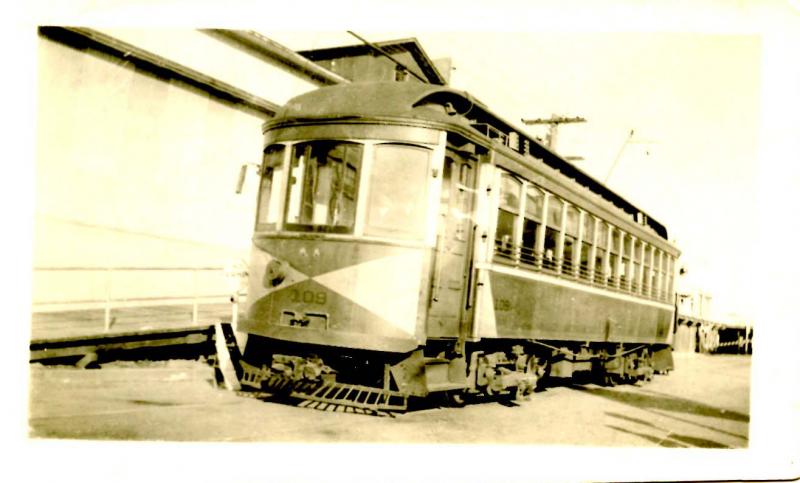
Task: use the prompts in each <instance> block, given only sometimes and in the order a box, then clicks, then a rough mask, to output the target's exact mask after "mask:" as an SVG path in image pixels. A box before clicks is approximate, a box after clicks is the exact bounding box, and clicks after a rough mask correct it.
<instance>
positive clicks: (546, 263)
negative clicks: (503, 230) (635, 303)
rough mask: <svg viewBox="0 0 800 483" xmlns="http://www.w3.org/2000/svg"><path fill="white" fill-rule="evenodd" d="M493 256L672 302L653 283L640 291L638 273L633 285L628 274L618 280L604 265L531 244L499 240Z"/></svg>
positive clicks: (504, 261)
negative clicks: (559, 255)
mask: <svg viewBox="0 0 800 483" xmlns="http://www.w3.org/2000/svg"><path fill="white" fill-rule="evenodd" d="M492 255H493V261H494V262H495V263H499V264H502V265H509V266H513V267H515V268H522V269H525V270H532V271H537V272H543V273H547V274H549V275H553V276H556V277H559V278H563V279H570V280H574V281H577V282H580V283H583V284H586V285H590V286H595V287H601V288H603V289H605V290H609V291H612V292H619V293H629V294H631V295H635V296H637V297H642V298H647V299H651V300H659V301H668V300H667V299H666V297H667V293H666V292H665V291H664V290H663V289H662V290H655V288H654V287H652V286H651V285H650V284H645V283H643V284H642V285H643V287H642V289H641V290H640V289H639V283H638V282H637V281H636V278H635V277H636V275H634V280H632V281H631V282H630V284H629V283H628V279H627V277H625V276H624V275H622V276H620V277H619V279H618V280H617V279H615V278H614V277H611V276H606V274H605V273H604V272H603V270H602V267H599V268H598V267H596V268H595V270H589V267H588V265H586V266H585V265H584V264H580V265H579V266H577V267H576V266H575V265H574V264H573V263H572V260H568V259H560V260H559V259H557V258H556V257H555V256H552V257H547V256H545V254H544V253H541V252H537V251H535V250H534V249H532V248H530V247H524V246H519V245H511V244H509V243H504V242H503V241H502V240H497V239H496V240H495V243H494V251H493V254H492Z"/></svg>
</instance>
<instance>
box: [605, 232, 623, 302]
mask: <svg viewBox="0 0 800 483" xmlns="http://www.w3.org/2000/svg"><path fill="white" fill-rule="evenodd" d="M609 229H610V230H612V231H611V247H609V255H608V266H607V267H606V269H607V273H608V277H607V278H613V279H614V286H617V287H618V286H619V285H618V282H619V280H620V278H621V273H620V272H621V271H622V270H620V257H619V244H620V237H621V235H622V232H621V231H620V229H619V228H617V227H616V226H614V227H610V228H609Z"/></svg>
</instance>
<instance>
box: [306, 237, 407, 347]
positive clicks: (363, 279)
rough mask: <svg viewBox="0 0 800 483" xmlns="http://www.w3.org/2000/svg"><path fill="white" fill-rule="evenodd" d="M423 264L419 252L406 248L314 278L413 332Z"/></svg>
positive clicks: (405, 329) (403, 329)
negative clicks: (406, 249)
mask: <svg viewBox="0 0 800 483" xmlns="http://www.w3.org/2000/svg"><path fill="white" fill-rule="evenodd" d="M422 265H423V256H422V251H421V250H408V251H405V252H403V253H400V254H398V255H393V256H388V257H383V258H379V259H377V260H370V261H367V262H364V263H360V264H358V265H352V266H349V267H345V268H342V269H340V270H336V271H333V272H329V273H326V274H323V275H318V276H316V277H314V278H313V280H314V281H316V282H318V283H319V284H321V285H323V286H325V287H327V288H328V289H330V290H333V291H334V292H337V293H339V294H341V295H343V296H345V297H347V298H349V299H350V300H352V301H354V302H355V303H357V304H358V305H361V306H362V307H364V308H366V309H367V310H369V311H371V312H373V313H375V314H376V315H378V316H380V317H381V318H383V319H385V320H386V321H387V322H389V323H391V324H392V325H393V326H395V327H396V328H398V329H400V330H402V331H403V332H404V333H406V334H410V335H413V334H414V332H415V329H416V322H417V307H418V304H419V290H420V277H421V274H422Z"/></svg>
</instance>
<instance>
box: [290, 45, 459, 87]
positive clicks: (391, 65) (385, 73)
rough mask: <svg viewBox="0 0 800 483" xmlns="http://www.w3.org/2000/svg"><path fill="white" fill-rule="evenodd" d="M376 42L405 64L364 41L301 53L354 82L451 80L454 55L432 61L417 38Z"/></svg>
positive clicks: (431, 82)
mask: <svg viewBox="0 0 800 483" xmlns="http://www.w3.org/2000/svg"><path fill="white" fill-rule="evenodd" d="M373 45H375V46H376V47H378V48H379V49H380V50H381V51H383V52H385V53H387V54H389V55H390V56H391V57H392V58H393V59H395V60H396V61H397V62H399V64H402V66H401V65H398V63H396V62H393V61H392V60H391V59H389V58H388V57H387V56H386V55H383V54H381V53H380V51H378V50H376V49H374V48H372V47H371V46H369V45H366V44H363V43H362V44H358V45H348V46H344V47H332V48H327V49H315V50H301V51H298V54H300V55H302V56H303V57H305V58H307V59H309V60H312V61H314V62H315V63H316V64H318V65H320V66H321V67H324V68H325V69H328V70H330V71H331V72H335V73H336V74H338V75H340V76H342V77H344V78H346V79H348V80H350V81H352V82H370V81H399V82H423V80H421V79H424V81H425V82H428V83H430V84H437V85H446V84H447V82H448V80H449V74H450V68H451V66H450V59H441V60H438V61H432V60H431V59H430V57H428V55H427V54H426V53H425V51H424V50H423V49H422V45H420V43H419V41H417V39H413V38H412V39H403V40H392V41H388V42H376V43H374V44H373ZM412 73H413V74H416V76H419V78H418V77H416V76H415V75H413V74H412Z"/></svg>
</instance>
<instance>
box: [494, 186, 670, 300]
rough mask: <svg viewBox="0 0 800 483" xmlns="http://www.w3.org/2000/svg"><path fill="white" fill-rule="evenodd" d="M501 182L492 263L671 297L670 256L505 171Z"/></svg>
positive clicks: (658, 297)
mask: <svg viewBox="0 0 800 483" xmlns="http://www.w3.org/2000/svg"><path fill="white" fill-rule="evenodd" d="M499 181H500V193H499V197H500V199H499V204H498V210H497V228H496V231H495V260H496V261H498V262H501V263H511V264H514V265H516V266H522V267H527V268H532V269H541V270H545V271H549V272H552V273H556V274H560V275H562V276H568V277H571V278H575V279H578V280H582V281H585V282H588V283H592V284H595V285H601V286H605V287H609V288H614V289H618V290H625V291H628V292H631V293H635V294H640V295H645V296H648V297H653V298H657V299H663V300H669V298H670V294H671V293H672V287H673V283H674V265H675V264H674V259H673V257H672V256H671V255H669V254H667V253H666V252H664V251H662V250H660V249H658V248H656V247H655V246H653V245H650V244H648V243H646V242H644V241H643V240H639V239H637V238H636V237H635V236H634V235H631V234H629V233H626V232H625V231H624V230H622V229H620V228H618V227H616V226H614V225H613V224H611V223H609V222H606V221H605V220H603V219H601V218H599V217H597V216H595V215H593V214H591V213H589V212H588V211H586V210H583V209H581V208H579V207H577V206H575V205H573V204H571V203H569V202H567V201H565V200H563V199H561V198H559V197H558V196H556V195H554V194H552V193H548V192H547V191H546V190H544V189H542V188H540V187H538V186H536V185H534V184H533V183H530V182H528V181H526V180H521V179H519V178H517V177H516V176H514V175H512V174H511V173H509V172H507V171H504V170H500V180H499Z"/></svg>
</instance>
